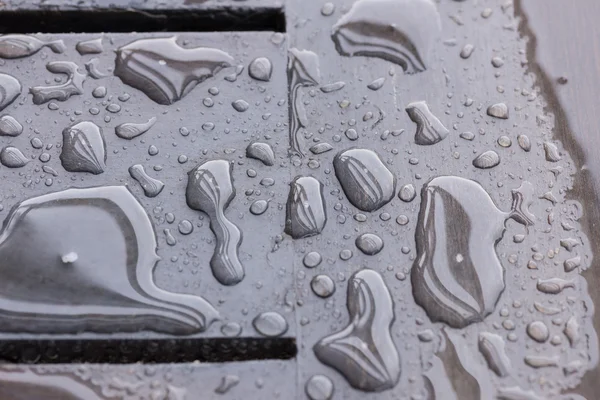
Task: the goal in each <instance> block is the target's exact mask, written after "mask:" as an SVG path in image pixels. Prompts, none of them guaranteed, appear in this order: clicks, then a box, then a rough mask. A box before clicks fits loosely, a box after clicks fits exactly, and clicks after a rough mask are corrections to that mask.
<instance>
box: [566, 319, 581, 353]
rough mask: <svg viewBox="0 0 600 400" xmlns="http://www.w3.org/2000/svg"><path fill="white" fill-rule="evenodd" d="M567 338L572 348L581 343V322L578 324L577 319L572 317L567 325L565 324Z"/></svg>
mask: <svg viewBox="0 0 600 400" xmlns="http://www.w3.org/2000/svg"><path fill="white" fill-rule="evenodd" d="M564 333H565V336H566V337H567V339H569V343H570V344H571V347H575V346H576V345H577V343H578V342H579V337H580V336H579V322H577V317H575V316H574V315H572V316H571V317H570V318H569V320H568V321H567V323H566V324H565V329H564Z"/></svg>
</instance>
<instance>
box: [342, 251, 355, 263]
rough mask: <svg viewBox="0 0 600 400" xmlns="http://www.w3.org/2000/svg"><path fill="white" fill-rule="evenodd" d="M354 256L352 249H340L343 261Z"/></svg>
mask: <svg viewBox="0 0 600 400" xmlns="http://www.w3.org/2000/svg"><path fill="white" fill-rule="evenodd" d="M352 256H353V253H352V250H349V249H344V250H342V251H340V259H341V260H343V261H347V260H349V259H351V258H352Z"/></svg>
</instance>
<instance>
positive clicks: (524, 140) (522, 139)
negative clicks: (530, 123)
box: [517, 134, 531, 152]
mask: <svg viewBox="0 0 600 400" xmlns="http://www.w3.org/2000/svg"><path fill="white" fill-rule="evenodd" d="M517 143H519V147H521V148H522V149H523V150H524V151H527V152H529V151H531V141H530V140H529V136H527V135H522V134H521V135H519V136H517Z"/></svg>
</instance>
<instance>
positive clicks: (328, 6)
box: [311, 2, 335, 400]
mask: <svg viewBox="0 0 600 400" xmlns="http://www.w3.org/2000/svg"><path fill="white" fill-rule="evenodd" d="M334 11H335V4H333V3H331V2H327V3H325V4H323V7H321V15H323V16H325V17H329V16H330V15H332V14H333V12H334ZM311 400H316V399H311Z"/></svg>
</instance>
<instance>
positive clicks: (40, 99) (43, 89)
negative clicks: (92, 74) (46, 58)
mask: <svg viewBox="0 0 600 400" xmlns="http://www.w3.org/2000/svg"><path fill="white" fill-rule="evenodd" d="M46 69H47V70H48V71H50V72H52V73H53V74H65V75H67V80H66V81H65V83H61V84H58V85H53V86H35V87H32V88H30V89H29V92H30V93H31V94H32V95H33V104H43V103H46V102H47V101H50V100H58V101H66V100H68V99H69V98H70V97H71V96H73V95H75V94H83V82H85V78H86V75H85V74H82V73H80V72H79V67H78V66H77V64H75V63H74V62H71V61H52V62H49V63H48V64H46Z"/></svg>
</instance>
